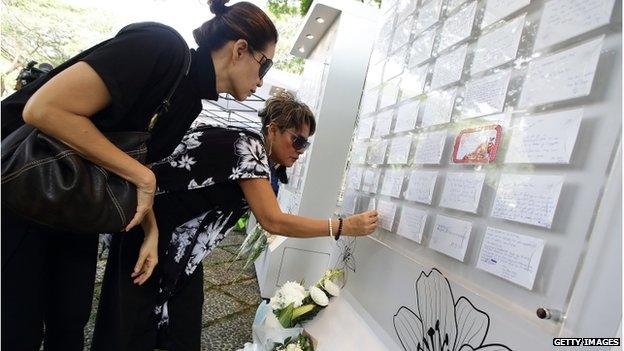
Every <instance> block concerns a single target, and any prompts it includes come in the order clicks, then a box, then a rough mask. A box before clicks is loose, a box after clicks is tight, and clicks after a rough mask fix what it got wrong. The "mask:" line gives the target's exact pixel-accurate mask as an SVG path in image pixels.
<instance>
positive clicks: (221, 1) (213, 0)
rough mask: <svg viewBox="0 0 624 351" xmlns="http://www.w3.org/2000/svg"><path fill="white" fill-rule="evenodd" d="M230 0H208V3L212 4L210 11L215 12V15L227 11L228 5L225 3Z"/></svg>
mask: <svg viewBox="0 0 624 351" xmlns="http://www.w3.org/2000/svg"><path fill="white" fill-rule="evenodd" d="M228 1H230V0H208V5H209V6H210V12H212V13H214V14H215V16H221V15H222V14H223V13H225V11H227V7H226V6H225V4H226V3H227V2H228Z"/></svg>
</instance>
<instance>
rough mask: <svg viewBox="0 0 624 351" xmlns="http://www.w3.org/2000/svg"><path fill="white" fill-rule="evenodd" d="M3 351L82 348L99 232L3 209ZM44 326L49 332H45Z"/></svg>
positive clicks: (89, 309)
mask: <svg viewBox="0 0 624 351" xmlns="http://www.w3.org/2000/svg"><path fill="white" fill-rule="evenodd" d="M1 220H2V232H1V237H2V239H1V240H2V279H1V280H2V289H1V290H2V291H1V294H2V308H1V310H2V313H1V314H2V317H1V318H2V337H1V339H2V349H3V350H12V351H21V350H28V351H31V350H39V348H40V345H41V342H42V340H43V344H44V349H45V350H46V351H53V350H63V351H71V350H80V351H82V350H83V346H84V345H83V344H84V327H85V325H86V323H87V321H88V319H89V314H90V312H91V302H92V299H93V285H94V281H95V269H96V262H97V245H98V236H97V235H84V234H74V233H67V232H59V231H54V230H51V229H47V228H43V227H41V226H39V225H36V224H34V223H32V222H29V221H26V220H23V219H21V218H19V217H17V216H16V215H14V214H13V213H11V212H9V211H8V210H6V209H3V210H2V218H1ZM44 326H45V333H44Z"/></svg>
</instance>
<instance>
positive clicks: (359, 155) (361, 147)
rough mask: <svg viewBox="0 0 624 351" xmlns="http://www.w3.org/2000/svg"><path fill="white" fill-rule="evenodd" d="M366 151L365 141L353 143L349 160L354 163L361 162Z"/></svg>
mask: <svg viewBox="0 0 624 351" xmlns="http://www.w3.org/2000/svg"><path fill="white" fill-rule="evenodd" d="M367 151H368V144H367V143H359V144H355V145H353V151H351V162H353V163H356V164H362V163H365V162H366V152H367Z"/></svg>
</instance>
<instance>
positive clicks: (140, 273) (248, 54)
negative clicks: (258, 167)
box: [2, 0, 278, 351]
mask: <svg viewBox="0 0 624 351" xmlns="http://www.w3.org/2000/svg"><path fill="white" fill-rule="evenodd" d="M225 2H226V0H225V1H224V0H219V1H209V3H210V8H211V11H212V12H213V13H214V14H215V16H216V17H214V18H213V19H211V20H210V21H207V22H205V23H204V24H203V25H202V26H201V27H200V28H198V29H196V30H195V31H194V32H193V34H194V37H195V40H196V41H197V44H198V45H199V48H198V49H197V50H193V51H192V53H191V59H192V63H191V69H190V72H189V74H188V76H186V77H185V78H184V79H183V81H182V82H181V83H180V85H179V87H178V89H177V91H176V93H175V95H174V96H173V98H172V100H171V106H170V109H169V111H168V112H167V113H165V114H163V115H161V116H160V118H159V120H158V122H157V124H156V125H155V127H154V129H153V130H152V137H151V139H150V142H149V143H148V159H149V162H153V161H155V160H159V159H162V158H163V157H165V156H167V155H169V154H171V152H172V151H173V150H174V148H175V146H176V145H177V144H178V143H179V142H180V140H181V139H182V136H183V135H184V133H185V132H186V130H187V129H188V128H189V126H190V124H191V122H192V121H193V120H194V119H195V118H196V116H197V115H198V113H199V112H200V110H201V99H212V100H216V99H217V98H218V93H229V94H231V95H232V96H234V97H235V98H236V99H237V100H244V99H246V98H247V97H248V96H250V95H251V94H252V93H253V92H254V91H255V89H256V88H257V87H259V86H261V85H262V78H263V76H264V74H265V73H266V71H267V70H268V68H269V67H270V66H271V62H272V61H271V58H272V57H273V55H274V51H275V43H276V42H277V37H278V35H277V31H276V29H275V26H274V25H273V23H272V22H271V20H270V19H269V18H268V17H267V16H266V14H265V13H264V12H262V10H260V9H259V8H258V7H256V6H255V5H253V4H250V3H237V4H235V5H232V6H229V7H226V6H225V4H224V3H225ZM185 50H187V48H186V46H185V45H184V43H182V42H181V41H180V40H179V38H178V35H176V34H175V33H172V31H171V30H170V29H167V28H162V26H161V27H156V26H151V27H149V28H142V29H138V30H129V31H125V32H123V33H120V34H119V35H118V36H117V37H115V38H114V39H113V40H112V41H110V42H109V43H108V44H107V45H105V46H102V47H100V48H98V49H96V50H95V51H93V52H92V53H91V54H90V55H88V56H87V57H86V58H84V60H82V61H80V62H78V63H76V64H74V65H71V66H69V67H67V68H64V69H62V70H57V71H54V72H52V73H51V74H50V76H52V78H50V79H49V80H48V81H47V82H46V83H45V84H44V85H43V86H41V87H40V88H39V89H38V90H37V92H36V93H35V94H34V95H33V96H32V97H31V98H30V99H29V100H28V102H27V103H26V105H25V107H24V108H23V114H22V115H23V118H24V121H25V122H26V123H28V124H32V125H33V126H35V127H37V128H38V129H40V130H42V131H43V132H45V133H46V134H49V135H51V136H53V137H55V138H57V139H59V140H61V141H63V142H64V143H66V144H68V145H69V146H71V147H72V148H74V149H76V150H77V151H78V152H80V153H81V154H82V155H83V156H84V157H85V158H87V159H89V160H91V161H93V162H94V163H96V164H98V165H101V166H102V167H104V168H106V169H108V170H109V171H111V172H113V173H116V174H118V175H119V176H121V177H123V178H125V179H127V180H128V181H130V182H132V183H133V184H135V185H136V187H137V195H138V196H137V198H138V206H137V211H136V215H135V216H134V218H133V219H132V220H131V222H130V223H128V225H127V227H126V230H130V229H131V228H133V227H135V226H136V225H137V224H142V226H143V227H144V228H145V229H146V231H145V232H146V237H145V240H144V242H143V245H142V248H141V252H142V255H141V256H140V259H139V261H138V262H137V263H136V266H137V270H136V271H135V272H133V273H134V274H133V278H134V281H135V282H136V283H137V284H142V283H144V282H145V281H146V280H147V278H149V276H150V275H151V273H152V270H153V269H154V266H155V265H156V262H157V235H154V234H153V233H154V231H153V230H154V228H155V227H156V219H155V218H154V215H153V212H152V203H153V197H154V193H155V190H156V178H155V176H154V173H153V172H152V171H151V170H150V169H149V168H148V167H146V166H144V165H142V164H140V163H139V162H137V161H136V160H134V159H133V158H131V157H130V156H128V155H126V154H125V153H123V152H122V151H121V150H119V149H118V148H116V147H115V146H114V145H113V144H112V143H111V142H110V141H108V140H107V139H106V137H104V135H103V134H102V132H111V131H145V130H146V129H147V126H148V123H149V119H150V117H151V115H152V113H153V112H154V110H155V108H156V107H157V106H158V105H159V104H160V102H161V100H162V98H163V97H164V96H165V94H166V93H167V92H168V90H169V89H170V88H171V86H172V85H173V83H174V81H175V79H176V78H177V76H178V74H179V71H180V67H181V65H182V62H183V58H184V56H185V55H186V53H185ZM3 125H4V124H3ZM3 135H4V130H3ZM77 215H79V214H77ZM150 234H151V235H150ZM96 256H97V235H76V234H74V233H65V232H59V231H55V230H52V229H48V228H42V227H40V226H38V225H35V224H34V223H32V222H29V221H26V220H23V219H22V218H19V217H18V216H17V215H15V214H13V213H10V212H8V211H6V210H5V209H3V210H2V301H3V305H2V348H3V349H6V350H37V349H39V345H40V344H41V340H42V338H43V339H44V348H45V350H63V351H68V350H82V349H83V329H84V325H85V324H86V322H87V320H88V317H89V313H90V307H91V299H92V294H93V281H94V276H95V263H96ZM44 325H45V336H44V337H43V336H42V333H43V326H44Z"/></svg>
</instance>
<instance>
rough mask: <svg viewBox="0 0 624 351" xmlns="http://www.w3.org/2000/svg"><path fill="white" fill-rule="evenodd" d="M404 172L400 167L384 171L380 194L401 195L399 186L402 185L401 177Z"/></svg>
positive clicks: (403, 175)
mask: <svg viewBox="0 0 624 351" xmlns="http://www.w3.org/2000/svg"><path fill="white" fill-rule="evenodd" d="M404 177H405V173H404V172H403V171H402V170H400V169H388V170H386V172H385V173H384V179H383V182H382V184H381V191H380V193H381V194H382V195H387V196H392V197H396V198H398V197H401V188H402V187H403V178H404Z"/></svg>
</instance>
